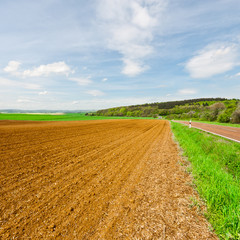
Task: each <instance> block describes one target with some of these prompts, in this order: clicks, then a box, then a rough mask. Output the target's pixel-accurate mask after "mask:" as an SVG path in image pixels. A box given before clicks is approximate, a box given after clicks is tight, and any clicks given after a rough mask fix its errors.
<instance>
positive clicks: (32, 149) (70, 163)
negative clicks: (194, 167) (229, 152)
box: [0, 120, 217, 239]
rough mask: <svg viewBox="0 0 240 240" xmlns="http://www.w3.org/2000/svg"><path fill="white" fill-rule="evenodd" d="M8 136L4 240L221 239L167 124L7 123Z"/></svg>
mask: <svg viewBox="0 0 240 240" xmlns="http://www.w3.org/2000/svg"><path fill="white" fill-rule="evenodd" d="M0 136H1V138H0V159H1V161H0V172H1V175H0V186H1V188H0V238H1V237H2V239H217V238H216V237H215V235H214V234H213V233H211V232H210V231H209V225H208V223H207V221H206V220H205V219H204V217H203V216H202V215H201V212H200V211H199V207H198V204H194V202H193V200H192V199H193V198H195V199H197V195H196V193H195V192H194V190H193V188H192V187H191V178H190V176H189V175H188V174H187V173H186V171H184V167H182V166H181V165H180V164H179V161H181V158H180V157H179V152H178V149H177V146H176V144H175V143H174V142H173V140H172V135H171V131H170V127H169V123H168V122H166V121H159V120H105V121H88V122H87V121H86V122H85V121H81V122H37V123H36V122H27V123H26V122H14V121H3V122H2V123H1V124H0Z"/></svg>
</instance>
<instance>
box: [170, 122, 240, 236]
mask: <svg viewBox="0 0 240 240" xmlns="http://www.w3.org/2000/svg"><path fill="white" fill-rule="evenodd" d="M171 127H172V131H173V133H174V136H175V138H176V139H177V141H178V142H179V144H180V146H181V148H182V149H183V151H184V155H185V156H187V157H188V160H189V161H190V162H191V168H192V169H191V171H192V175H193V177H194V184H195V185H196V189H197V191H198V192H199V194H200V196H201V197H202V198H203V199H204V200H205V202H206V206H207V213H206V217H207V219H208V220H209V222H210V223H211V224H212V226H213V228H214V229H215V232H216V234H217V235H218V236H219V237H220V238H221V239H240V144H239V143H235V142H232V141H229V140H225V139H223V138H221V137H218V136H214V135H212V134H208V133H205V132H202V131H200V130H198V129H194V128H191V129H189V128H188V127H187V126H184V125H182V124H180V123H175V122H172V123H171Z"/></svg>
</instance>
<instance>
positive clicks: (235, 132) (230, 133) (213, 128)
mask: <svg viewBox="0 0 240 240" xmlns="http://www.w3.org/2000/svg"><path fill="white" fill-rule="evenodd" d="M175 122H179V123H183V124H186V125H189V122H187V121H175ZM191 125H192V127H193V128H198V129H201V130H203V131H206V132H210V133H212V134H215V135H218V136H221V137H224V138H227V139H230V140H233V141H235V142H238V143H240V128H237V127H226V126H220V125H214V124H208V123H200V122H192V123H191Z"/></svg>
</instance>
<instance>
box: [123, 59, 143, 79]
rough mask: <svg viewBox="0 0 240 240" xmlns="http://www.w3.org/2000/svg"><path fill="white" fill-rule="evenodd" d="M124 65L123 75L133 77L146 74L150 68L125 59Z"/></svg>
mask: <svg viewBox="0 0 240 240" xmlns="http://www.w3.org/2000/svg"><path fill="white" fill-rule="evenodd" d="M124 64H125V66H124V68H123V70H122V73H123V74H125V75H128V76H131V77H133V76H136V75H138V74H140V73H142V72H144V71H145V70H146V69H147V68H148V67H147V66H142V65H141V63H137V62H134V61H132V60H129V59H125V60H124Z"/></svg>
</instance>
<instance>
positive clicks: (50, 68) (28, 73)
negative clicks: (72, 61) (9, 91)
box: [4, 61, 72, 77]
mask: <svg viewBox="0 0 240 240" xmlns="http://www.w3.org/2000/svg"><path fill="white" fill-rule="evenodd" d="M20 64H21V63H20V62H17V61H10V62H9V63H8V65H7V66H6V67H5V68H4V71H5V72H8V73H11V74H12V75H15V76H19V77H41V76H49V75H50V74H63V75H68V74H69V73H70V72H72V71H71V68H70V67H69V66H68V65H67V64H66V63H65V62H55V63H50V64H46V65H40V66H39V67H35V68H33V69H27V70H24V71H19V66H20Z"/></svg>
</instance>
